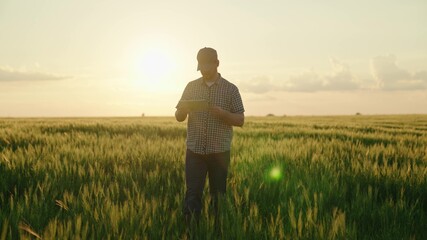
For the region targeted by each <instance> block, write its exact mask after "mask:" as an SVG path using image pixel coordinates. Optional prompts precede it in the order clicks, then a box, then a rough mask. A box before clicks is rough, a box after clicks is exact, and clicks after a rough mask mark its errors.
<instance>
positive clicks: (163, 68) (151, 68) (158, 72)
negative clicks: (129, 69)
mask: <svg viewBox="0 0 427 240" xmlns="http://www.w3.org/2000/svg"><path fill="white" fill-rule="evenodd" d="M174 70H175V61H174V59H173V57H172V54H171V52H170V51H168V50H167V49H166V48H160V47H152V48H149V49H146V50H145V51H143V52H142V53H141V54H140V56H138V58H137V60H136V63H135V72H136V79H135V85H136V86H137V87H143V88H144V89H145V90H151V91H159V90H162V89H166V88H168V86H169V85H170V81H171V80H172V78H173V72H174Z"/></svg>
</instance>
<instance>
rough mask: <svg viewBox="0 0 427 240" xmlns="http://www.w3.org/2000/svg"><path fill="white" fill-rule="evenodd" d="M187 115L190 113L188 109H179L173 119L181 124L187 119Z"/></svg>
mask: <svg viewBox="0 0 427 240" xmlns="http://www.w3.org/2000/svg"><path fill="white" fill-rule="evenodd" d="M188 113H190V109H189V108H185V107H180V108H178V109H177V110H176V112H175V118H176V120H177V121H178V122H182V121H184V120H185V119H186V118H187V115H188Z"/></svg>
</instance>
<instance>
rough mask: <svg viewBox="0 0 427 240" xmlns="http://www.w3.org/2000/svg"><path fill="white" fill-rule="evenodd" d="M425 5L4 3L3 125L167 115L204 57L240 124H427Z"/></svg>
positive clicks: (0, 35) (382, 0) (421, 0)
mask: <svg viewBox="0 0 427 240" xmlns="http://www.w3.org/2000/svg"><path fill="white" fill-rule="evenodd" d="M426 12H427V1H425V0H409V1H400V0H399V1H397V0H375V1H372V0H371V1H365V0H359V1H343V0H325V1H314V0H310V1H308V0H301V1H286V0H281V1H273V0H265V1H243V0H217V1H203V0H198V1H196V0H188V1H187V0H182V1H159V0H157V1H145V0H135V1H130V0H124V1H112V0H104V1H94V0H73V1H66V0H58V1H49V0H25V1H24V0H0V117H79V116H141V114H145V116H172V115H173V114H174V112H175V106H176V104H177V102H178V101H179V99H180V97H181V94H182V91H183V90H184V88H185V86H186V84H187V83H188V82H189V81H192V80H195V79H197V78H199V77H200V73H199V72H197V71H196V69H197V60H196V54H197V52H198V50H199V49H200V48H203V47H212V48H215V49H216V50H217V52H218V57H219V60H220V66H219V72H220V73H221V75H222V76H223V77H224V78H225V79H227V80H229V81H230V82H232V83H234V84H235V85H236V86H237V87H238V88H239V90H240V93H241V96H242V99H243V104H244V107H245V114H246V115H247V116H264V115H267V114H274V115H278V116H281V115H354V114H355V113H357V112H358V113H362V114H427V27H426V23H427V14H426Z"/></svg>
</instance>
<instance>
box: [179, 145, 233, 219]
mask: <svg viewBox="0 0 427 240" xmlns="http://www.w3.org/2000/svg"><path fill="white" fill-rule="evenodd" d="M229 165H230V151H227V152H223V153H213V154H206V155H202V154H196V153H194V152H192V151H190V150H188V149H187V154H186V157H185V182H186V185H187V190H186V192H185V201H184V209H183V210H184V215H185V216H186V217H189V216H192V215H193V214H194V217H196V218H198V217H199V216H200V212H201V210H202V196H203V188H204V186H205V181H206V174H208V176H209V190H210V194H211V197H212V204H213V207H214V211H215V214H216V213H217V211H218V195H220V194H225V190H226V181H227V173H228V166H229Z"/></svg>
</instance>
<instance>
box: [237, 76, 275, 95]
mask: <svg viewBox="0 0 427 240" xmlns="http://www.w3.org/2000/svg"><path fill="white" fill-rule="evenodd" d="M239 88H240V89H242V91H246V92H253V93H266V92H270V91H274V90H280V89H277V88H280V87H279V86H277V85H276V84H274V83H273V82H272V81H271V80H270V78H269V77H267V76H258V77H255V78H252V80H251V81H244V82H241V83H240V84H239Z"/></svg>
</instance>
